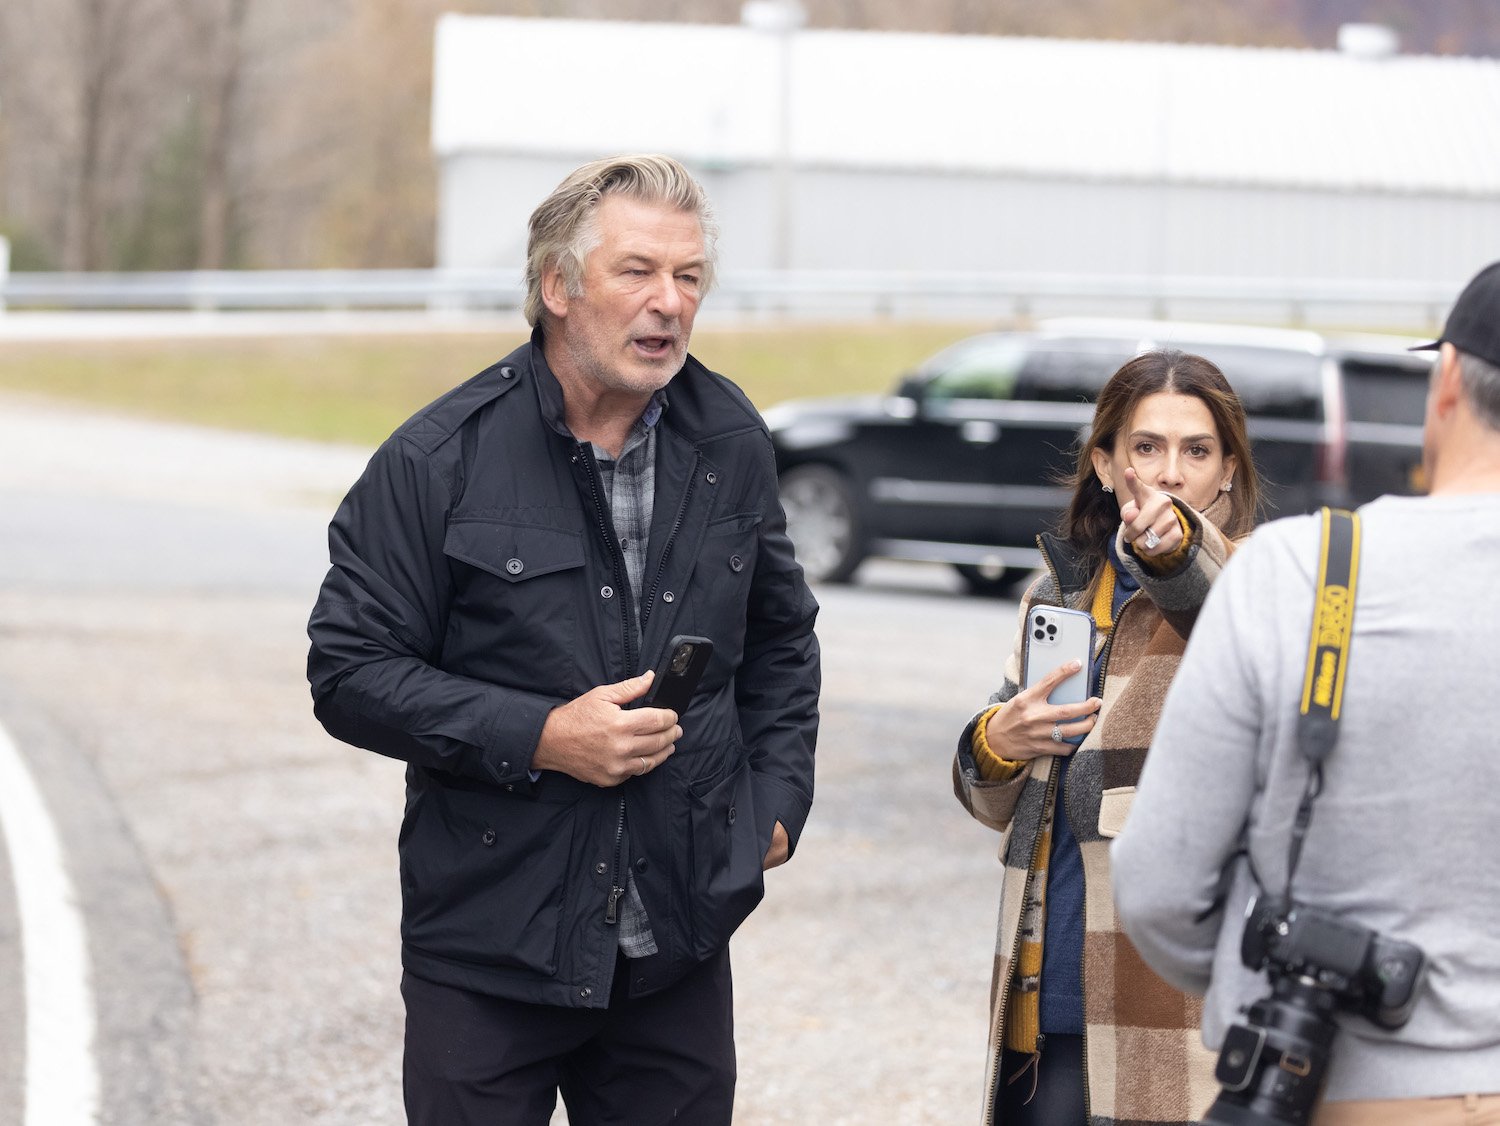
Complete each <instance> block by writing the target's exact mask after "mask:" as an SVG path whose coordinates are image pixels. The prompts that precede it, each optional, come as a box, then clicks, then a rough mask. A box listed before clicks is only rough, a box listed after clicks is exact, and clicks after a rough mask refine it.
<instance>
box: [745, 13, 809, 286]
mask: <svg viewBox="0 0 1500 1126" xmlns="http://www.w3.org/2000/svg"><path fill="white" fill-rule="evenodd" d="M740 22H741V23H742V24H744V25H745V26H746V27H748V28H751V29H752V30H755V31H763V32H766V33H768V34H771V35H774V36H776V72H777V73H776V141H775V150H774V153H773V155H772V160H771V181H772V183H771V205H772V215H771V248H772V251H771V253H772V259H771V265H772V266H773V267H774V268H775V269H777V270H783V271H784V270H787V269H790V268H791V264H792V36H793V35H794V34H795V33H796V31H797V29H798V28H800V27H802V26H803V24H805V23H806V22H807V13H806V11H804V10H803V8H802V5H801V4H800V3H799V2H798V0H745V3H744V5H743V6H742V7H741V8H740Z"/></svg>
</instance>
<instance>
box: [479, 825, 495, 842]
mask: <svg viewBox="0 0 1500 1126" xmlns="http://www.w3.org/2000/svg"><path fill="white" fill-rule="evenodd" d="M479 839H480V840H482V841H483V842H484V843H485V844H486V845H487V846H488V845H492V844H494V843H495V830H493V829H486V830H485V831H484V836H482V837H480V838H479Z"/></svg>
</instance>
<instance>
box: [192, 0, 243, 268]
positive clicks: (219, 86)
mask: <svg viewBox="0 0 1500 1126" xmlns="http://www.w3.org/2000/svg"><path fill="white" fill-rule="evenodd" d="M249 10H250V0H217V2H211V0H198V2H197V3H196V4H191V5H189V6H188V8H187V15H188V19H189V24H190V36H191V42H192V43H193V44H194V48H195V53H196V57H197V58H198V60H199V66H200V73H199V75H198V80H197V86H198V89H199V104H200V105H201V106H202V112H201V114H200V115H199V119H198V128H199V129H200V130H201V133H202V138H203V143H202V153H203V157H202V172H201V177H200V179H199V193H200V194H199V201H198V207H199V211H198V256H197V264H198V266H199V268H201V269H219V268H222V267H223V266H224V265H226V264H227V262H228V254H229V241H230V230H231V226H232V222H233V207H234V198H233V193H232V192H231V188H230V172H231V167H232V163H233V160H234V157H235V155H236V153H237V152H238V150H239V147H240V140H241V135H242V119H241V115H240V112H239V111H240V104H239V102H240V95H241V90H242V87H243V84H244V71H245V54H246V50H247V43H246V37H245V26H246V17H247V15H248V14H249Z"/></svg>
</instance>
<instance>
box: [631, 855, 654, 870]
mask: <svg viewBox="0 0 1500 1126" xmlns="http://www.w3.org/2000/svg"><path fill="white" fill-rule="evenodd" d="M649 867H651V865H650V863H648V862H647V860H646V858H645V857H644V856H643V857H641V858H640V859H639V860H637V861H636V862H635V870H636V871H637V872H644V871H645V870H646V869H647V868H649Z"/></svg>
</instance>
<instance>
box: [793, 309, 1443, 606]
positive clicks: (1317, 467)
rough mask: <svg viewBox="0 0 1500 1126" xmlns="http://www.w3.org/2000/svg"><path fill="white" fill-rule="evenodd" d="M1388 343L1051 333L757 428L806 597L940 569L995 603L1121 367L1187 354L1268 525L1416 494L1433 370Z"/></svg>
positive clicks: (1112, 330) (1161, 332)
mask: <svg viewBox="0 0 1500 1126" xmlns="http://www.w3.org/2000/svg"><path fill="white" fill-rule="evenodd" d="M1411 343H1416V342H1415V341H1408V340H1403V339H1398V338H1395V337H1374V336H1362V337H1352V336H1351V337H1335V336H1329V335H1324V334H1321V333H1314V332H1302V331H1297V330H1291V329H1262V328H1246V327H1236V326H1231V325H1209V324H1188V323H1174V322H1166V321H1109V320H1081V319H1060V320H1048V321H1043V322H1041V324H1040V325H1039V326H1038V328H1037V329H1036V330H1035V331H1032V332H994V333H986V334H983V335H980V336H974V337H970V338H968V339H966V340H962V341H960V342H959V343H957V344H954V345H952V346H951V347H949V348H947V349H945V350H943V351H942V352H940V353H938V354H937V355H936V356H934V357H932V358H931V359H930V360H928V361H927V362H926V363H924V364H923V365H922V366H921V367H920V368H919V369H918V370H917V371H916V372H914V373H913V374H911V375H909V376H906V377H905V378H903V379H902V380H901V381H900V382H899V383H898V385H897V386H896V389H895V391H894V392H893V393H892V394H890V395H884V396H881V395H868V396H853V397H839V398H823V399H796V400H791V401H788V402H784V403H779V404H777V405H775V406H773V407H771V408H770V409H769V410H767V411H766V412H765V417H766V421H767V423H768V424H769V425H770V427H771V434H772V437H773V439H774V441H775V445H776V464H777V468H778V470H779V472H780V474H781V499H782V503H783V504H784V505H785V507H786V512H787V521H788V528H789V531H790V534H791V537H792V541H793V542H794V543H795V544H796V548H797V556H798V558H799V559H800V560H801V562H802V565H803V567H804V568H805V569H806V571H807V573H808V577H809V578H811V579H813V580H814V581H818V580H821V581H829V582H831V581H842V580H845V579H848V578H849V577H850V576H851V575H852V574H853V573H854V571H855V568H857V567H858V566H859V564H860V562H861V561H862V560H864V559H865V558H866V557H868V556H872V555H878V556H888V557H893V558H901V559H922V560H934V561H938V562H944V563H951V564H953V565H954V566H955V567H956V568H957V569H958V571H959V573H960V574H961V575H962V576H963V577H964V580H965V581H966V582H967V583H968V585H969V587H970V589H971V590H973V591H975V592H976V593H984V594H1006V593H1011V592H1013V591H1014V589H1015V588H1016V586H1017V585H1018V583H1019V582H1021V581H1022V580H1024V579H1025V578H1026V576H1027V575H1028V574H1029V573H1030V572H1031V571H1032V570H1033V569H1034V568H1036V567H1037V566H1038V565H1039V563H1040V555H1039V553H1038V551H1037V547H1036V536H1037V533H1038V532H1040V531H1042V530H1043V529H1045V528H1049V527H1051V526H1052V525H1053V524H1054V523H1055V522H1056V520H1057V518H1058V516H1059V515H1060V513H1061V511H1062V509H1063V507H1064V506H1065V505H1066V503H1067V499H1068V490H1067V489H1066V487H1064V486H1063V485H1062V484H1061V479H1062V478H1063V477H1064V476H1065V475H1066V474H1067V473H1068V472H1069V471H1070V470H1071V469H1072V468H1073V466H1074V462H1075V459H1076V457H1077V450H1078V439H1079V437H1080V435H1081V434H1082V433H1084V432H1085V431H1086V429H1087V427H1088V425H1089V422H1090V419H1091V418H1092V417H1093V400H1094V396H1095V395H1096V394H1097V393H1098V391H1099V388H1100V387H1102V386H1103V385H1104V382H1105V380H1107V379H1108V378H1109V377H1110V375H1112V374H1113V373H1114V371H1115V370H1116V369H1117V368H1118V367H1119V366H1120V365H1121V364H1122V363H1124V362H1125V361H1126V360H1128V359H1129V358H1130V357H1131V356H1133V355H1136V354H1137V353H1139V352H1142V351H1145V350H1148V349H1152V348H1179V349H1182V350H1183V351H1186V352H1196V353H1198V354H1200V355H1203V356H1206V357H1208V358H1209V359H1210V360H1212V361H1213V362H1214V363H1216V364H1218V365H1219V367H1220V368H1221V369H1222V370H1223V372H1224V374H1225V375H1226V376H1227V377H1228V379H1229V382H1230V383H1231V384H1232V385H1233V387H1234V389H1235V390H1236V391H1237V392H1238V393H1239V395H1240V397H1241V399H1242V400H1243V401H1244V404H1245V411H1246V413H1247V415H1248V416H1249V420H1250V437H1251V440H1252V442H1253V443H1254V452H1255V463H1256V467H1257V468H1258V469H1259V470H1260V474H1261V480H1262V484H1263V492H1264V495H1265V501H1266V513H1267V515H1268V516H1277V515H1288V514H1291V513H1297V512H1307V511H1310V510H1312V509H1314V508H1316V507H1317V506H1318V505H1321V504H1338V505H1356V504H1360V503H1362V502H1364V501H1366V500H1369V499H1371V498H1372V497H1376V496H1379V495H1380V494H1382V493H1410V492H1413V491H1415V490H1416V488H1417V486H1418V477H1419V468H1420V465H1421V457H1422V414H1423V403H1424V400H1425V396H1426V392H1427V375H1428V371H1429V366H1430V360H1429V359H1427V358H1423V356H1422V354H1415V355H1414V354H1411V353H1409V352H1407V351H1406V347H1407V345H1409V344H1411Z"/></svg>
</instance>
